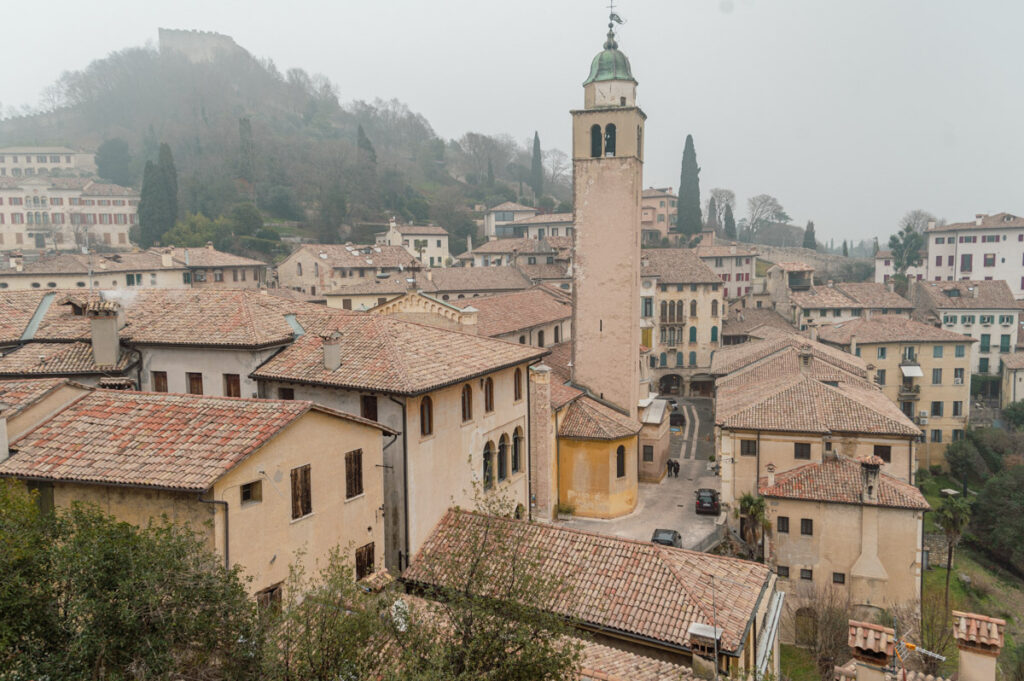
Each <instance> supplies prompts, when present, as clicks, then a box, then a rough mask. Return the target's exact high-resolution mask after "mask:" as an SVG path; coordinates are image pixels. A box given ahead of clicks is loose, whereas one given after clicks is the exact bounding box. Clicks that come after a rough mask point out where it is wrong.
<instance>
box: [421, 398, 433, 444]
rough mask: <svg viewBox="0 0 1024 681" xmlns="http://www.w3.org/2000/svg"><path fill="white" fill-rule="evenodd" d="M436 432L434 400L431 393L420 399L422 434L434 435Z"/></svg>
mask: <svg viewBox="0 0 1024 681" xmlns="http://www.w3.org/2000/svg"><path fill="white" fill-rule="evenodd" d="M433 433H434V401H433V400H431V399H430V395H425V396H424V397H423V399H422V400H420V435H432V434H433Z"/></svg>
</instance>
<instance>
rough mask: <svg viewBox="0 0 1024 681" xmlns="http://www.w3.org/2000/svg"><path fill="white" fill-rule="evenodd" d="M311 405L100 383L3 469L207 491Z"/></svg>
mask: <svg viewBox="0 0 1024 681" xmlns="http://www.w3.org/2000/svg"><path fill="white" fill-rule="evenodd" d="M311 408H313V404H312V403H311V402H304V401H284V400H253V399H243V398H229V397H207V396H200V395H176V394H171V393H140V392H131V391H120V390H95V391H92V392H90V393H88V394H86V395H85V396H83V397H82V398H81V399H79V400H77V401H76V402H74V403H72V404H71V405H69V406H68V407H66V408H65V409H64V410H62V411H60V412H59V413H57V414H56V415H55V416H53V417H52V418H51V419H49V420H47V421H45V422H44V423H43V424H41V425H39V426H37V427H36V428H35V429H34V430H32V431H30V432H28V433H27V434H25V435H24V436H22V437H21V438H19V439H18V440H16V441H15V442H14V443H12V445H11V446H12V448H13V449H15V450H17V453H16V454H14V455H13V456H11V457H10V458H9V459H7V460H6V461H4V462H2V463H0V476H15V477H22V478H33V479H46V480H66V481H78V482H95V483H107V484H125V485H135V486H145V487H158V488H163V489H176V490H191V491H196V492H201V491H204V490H206V489H209V487H210V486H211V485H212V484H213V483H214V482H215V481H216V480H217V479H218V478H219V477H220V476H221V475H223V474H224V473H225V472H227V471H228V470H230V469H231V467H232V466H234V465H235V464H237V463H239V462H240V461H242V460H243V459H244V458H245V457H247V456H248V455H249V454H251V453H252V452H254V451H255V450H256V449H258V448H260V447H261V446H263V445H264V444H266V442H268V441H269V440H270V439H271V438H273V437H274V436H275V435H276V434H277V433H278V432H280V431H281V429H283V428H284V427H285V426H287V425H288V424H290V423H291V422H293V421H294V420H295V419H297V418H298V417H300V416H302V415H303V414H305V413H306V412H307V411H309V410H310V409H311ZM351 418H355V417H351ZM359 421H362V420H361V419H359ZM374 425H376V424H374Z"/></svg>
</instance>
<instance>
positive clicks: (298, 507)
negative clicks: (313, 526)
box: [292, 464, 313, 519]
mask: <svg viewBox="0 0 1024 681" xmlns="http://www.w3.org/2000/svg"><path fill="white" fill-rule="evenodd" d="M312 512H313V497H312V494H311V490H310V469H309V465H308V464H307V465H305V466H300V467H298V468H293V469H292V518H293V519H294V518H301V517H302V516H304V515H309V514H310V513H312Z"/></svg>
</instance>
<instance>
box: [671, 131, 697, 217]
mask: <svg viewBox="0 0 1024 681" xmlns="http://www.w3.org/2000/svg"><path fill="white" fill-rule="evenodd" d="M677 206H678V209H679V214H678V218H677V222H676V224H677V225H678V227H679V231H680V232H682V233H683V234H688V235H693V234H698V233H700V230H701V227H702V225H703V222H704V221H703V219H702V218H701V211H700V167H699V166H698V165H697V152H696V151H694V148H693V136H692V135H687V136H686V146H685V147H684V148H683V163H682V169H681V171H680V173H679V202H678V204H677Z"/></svg>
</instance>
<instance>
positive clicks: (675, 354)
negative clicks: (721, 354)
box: [641, 277, 727, 390]
mask: <svg viewBox="0 0 1024 681" xmlns="http://www.w3.org/2000/svg"><path fill="white" fill-rule="evenodd" d="M648 282H650V283H651V285H650V286H647V284H648ZM721 286H722V285H721V284H717V283H716V284H691V283H668V282H666V281H664V279H661V280H659V279H658V278H656V277H644V282H643V286H642V287H641V296H643V297H645V298H647V297H650V298H652V312H653V314H652V315H651V317H648V318H645V322H649V323H650V325H651V326H650V328H651V332H650V334H646V333H644V334H642V335H641V342H644V341H647V340H650V343H651V344H650V345H648V347H650V348H651V353H650V355H649V360H648V361H649V364H650V367H651V370H652V375H653V376H652V377H653V379H654V380H653V386H654V389H655V390H657V389H658V383H659V381H660V379H661V378H662V377H663V376H666V375H669V374H675V375H678V376H680V377H681V378H682V379H683V381H684V382H686V383H688V382H689V380H690V379H691V378H692V377H693V376H694V375H695V374H704V373H706V372H707V370H708V368H709V367H710V366H711V355H712V354H713V353H714V351H715V350H717V349H718V348H719V347H720V346H721V342H722V337H721V332H722V323H723V322H724V321H725V318H726V314H727V305H726V303H725V301H724V300H723V299H722V290H721ZM692 301H696V302H697V310H696V312H697V314H696V315H691V314H690V309H691V305H690V303H691V302H692ZM662 302H664V303H665V314H664V316H663V315H662V309H661V304H662ZM678 302H682V304H683V316H682V318H680V317H678V316H676V315H670V314H669V306H673V308H674V307H677V303H678ZM691 328H696V329H697V333H696V341H693V342H691V341H690V333H691V332H690V329H691ZM712 338H714V339H715V340H712ZM673 339H675V340H673ZM644 344H645V345H646V343H644ZM662 355H664V362H663V361H662ZM691 360H692V361H691Z"/></svg>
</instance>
